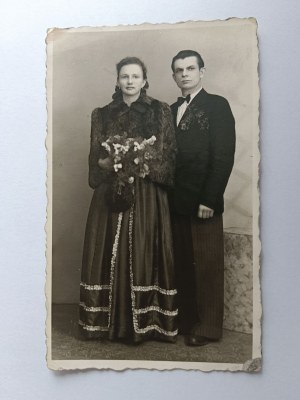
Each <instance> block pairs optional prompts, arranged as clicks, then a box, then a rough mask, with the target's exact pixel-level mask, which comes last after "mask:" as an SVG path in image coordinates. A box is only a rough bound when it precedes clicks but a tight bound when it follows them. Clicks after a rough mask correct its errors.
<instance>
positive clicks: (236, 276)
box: [224, 233, 252, 333]
mask: <svg viewBox="0 0 300 400" xmlns="http://www.w3.org/2000/svg"><path fill="white" fill-rule="evenodd" d="M224 249H225V308H224V328H226V329H230V330H233V331H237V332H244V333H252V236H250V235H238V234H232V233H225V235H224Z"/></svg>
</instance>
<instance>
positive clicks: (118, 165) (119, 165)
mask: <svg viewBox="0 0 300 400" xmlns="http://www.w3.org/2000/svg"><path fill="white" fill-rule="evenodd" d="M121 168H122V164H121V163H119V164H115V165H114V170H115V172H118V171H119V169H121Z"/></svg>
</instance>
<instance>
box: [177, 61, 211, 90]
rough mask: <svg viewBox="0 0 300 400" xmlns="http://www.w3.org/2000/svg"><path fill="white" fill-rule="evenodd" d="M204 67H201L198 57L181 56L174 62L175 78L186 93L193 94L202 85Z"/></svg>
mask: <svg viewBox="0 0 300 400" xmlns="http://www.w3.org/2000/svg"><path fill="white" fill-rule="evenodd" d="M203 72H204V70H203V68H201V69H199V65H198V62H197V57H195V56H191V57H186V58H180V59H178V60H176V61H175V63H174V73H173V78H174V81H175V82H176V83H177V86H178V87H179V88H180V89H181V90H182V93H183V94H184V95H186V94H192V93H194V92H196V91H197V90H198V89H200V87H201V78H202V77H203Z"/></svg>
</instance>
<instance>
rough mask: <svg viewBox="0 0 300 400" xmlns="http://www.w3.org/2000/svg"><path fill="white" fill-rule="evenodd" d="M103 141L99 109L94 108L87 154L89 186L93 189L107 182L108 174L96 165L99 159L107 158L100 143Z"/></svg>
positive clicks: (101, 119)
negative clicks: (88, 152)
mask: <svg viewBox="0 0 300 400" xmlns="http://www.w3.org/2000/svg"><path fill="white" fill-rule="evenodd" d="M104 140H105V136H104V132H103V118H102V115H101V109H100V108H96V109H95V110H94V111H93V112H92V117H91V142H90V154H89V185H90V187H91V188H92V189H95V188H96V187H97V186H99V185H100V183H101V182H104V181H106V180H107V178H108V176H109V172H107V171H106V170H103V169H101V168H100V167H99V165H98V160H99V158H105V157H107V153H106V151H105V149H104V148H103V146H101V143H102V142H103V141H104Z"/></svg>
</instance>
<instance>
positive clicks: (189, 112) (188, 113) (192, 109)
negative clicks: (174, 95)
mask: <svg viewBox="0 0 300 400" xmlns="http://www.w3.org/2000/svg"><path fill="white" fill-rule="evenodd" d="M206 100H207V92H206V91H205V90H204V89H201V91H200V92H199V93H198V94H197V96H195V97H194V98H193V100H192V101H191V102H190V104H189V105H188V107H187V109H186V110H185V113H184V114H183V116H182V118H181V120H180V122H179V124H178V127H177V128H178V129H182V130H185V127H186V126H187V125H188V126H189V125H190V122H191V121H192V120H193V119H194V116H195V113H196V112H197V111H198V110H199V108H200V107H201V105H202V104H204V103H205V102H206ZM175 104H177V103H175ZM177 110H178V106H177V108H176V114H175V124H176V117H177ZM175 126H177V124H176V125H175Z"/></svg>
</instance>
